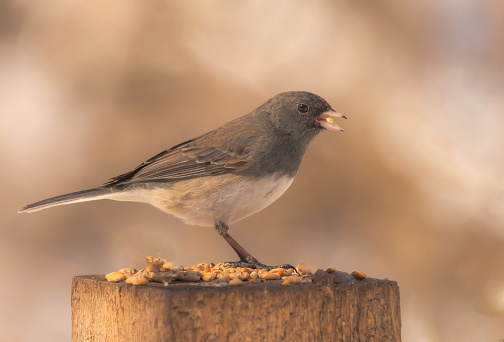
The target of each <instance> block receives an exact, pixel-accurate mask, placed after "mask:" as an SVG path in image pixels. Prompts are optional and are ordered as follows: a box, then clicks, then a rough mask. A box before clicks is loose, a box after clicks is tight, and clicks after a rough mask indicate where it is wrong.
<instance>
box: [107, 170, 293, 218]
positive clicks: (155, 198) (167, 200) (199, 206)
mask: <svg viewBox="0 0 504 342" xmlns="http://www.w3.org/2000/svg"><path fill="white" fill-rule="evenodd" d="M230 177H233V176H229V175H220V176H212V177H211V178H210V177H208V178H207V177H203V178H199V179H194V180H191V181H188V182H186V181H181V182H177V183H173V184H170V185H169V187H167V188H154V189H138V190H133V191H128V192H124V193H115V196H113V197H112V198H111V199H115V200H119V201H136V202H145V203H150V204H152V205H153V206H155V207H157V208H159V209H161V210H163V211H165V212H167V213H169V214H172V215H175V216H176V217H178V218H180V219H182V220H183V221H184V222H186V223H188V224H194V225H200V226H213V225H214V224H215V222H216V221H223V222H227V223H233V222H236V221H239V220H241V219H243V218H245V217H247V216H250V215H252V214H254V213H256V212H258V211H260V210H262V209H264V208H265V207H267V206H268V205H270V204H271V203H273V202H274V201H275V200H276V199H277V198H279V197H280V196H281V195H282V194H283V193H284V192H285V190H287V189H288V188H289V186H290V185H291V184H292V181H293V178H290V177H274V176H272V177H270V178H268V179H263V180H260V181H243V180H241V179H240V178H238V177H236V176H234V177H233V178H232V179H231V180H230ZM210 179H211V180H212V182H211V185H210V189H209V187H208V181H209V180H210Z"/></svg>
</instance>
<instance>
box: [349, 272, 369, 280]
mask: <svg viewBox="0 0 504 342" xmlns="http://www.w3.org/2000/svg"><path fill="white" fill-rule="evenodd" d="M352 277H354V278H355V279H359V280H362V279H366V274H365V273H364V272H362V271H353V272H352Z"/></svg>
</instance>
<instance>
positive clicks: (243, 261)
mask: <svg viewBox="0 0 504 342" xmlns="http://www.w3.org/2000/svg"><path fill="white" fill-rule="evenodd" d="M215 230H216V231H217V233H219V235H220V236H222V237H223V238H224V240H226V241H227V243H229V245H230V246H231V248H233V249H234V251H235V252H236V254H238V257H239V258H240V261H237V262H227V263H226V264H229V265H231V266H232V267H250V268H265V269H267V270H271V269H273V268H279V267H281V268H286V269H288V268H292V269H294V271H296V272H297V269H296V268H295V267H294V266H292V265H289V264H285V265H278V266H266V265H264V264H263V263H261V262H259V260H257V259H256V258H254V257H253V256H252V254H250V253H249V252H247V251H246V250H245V248H243V247H242V246H240V244H239V243H238V242H236V240H235V239H233V238H232V237H231V235H229V233H228V232H229V227H228V225H227V224H226V223H225V222H222V221H217V222H215ZM298 273H299V272H298Z"/></svg>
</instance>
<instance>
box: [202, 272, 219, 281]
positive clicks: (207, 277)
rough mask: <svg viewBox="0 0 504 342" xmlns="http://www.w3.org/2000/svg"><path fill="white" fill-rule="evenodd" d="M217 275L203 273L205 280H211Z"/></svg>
mask: <svg viewBox="0 0 504 342" xmlns="http://www.w3.org/2000/svg"><path fill="white" fill-rule="evenodd" d="M215 276H216V275H215V273H211V272H208V273H205V274H203V280H204V281H211V280H214V279H215Z"/></svg>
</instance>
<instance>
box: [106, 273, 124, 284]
mask: <svg viewBox="0 0 504 342" xmlns="http://www.w3.org/2000/svg"><path fill="white" fill-rule="evenodd" d="M105 279H107V280H108V281H111V282H117V281H121V280H125V279H126V276H125V275H124V274H123V273H122V272H112V273H109V274H107V275H105Z"/></svg>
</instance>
